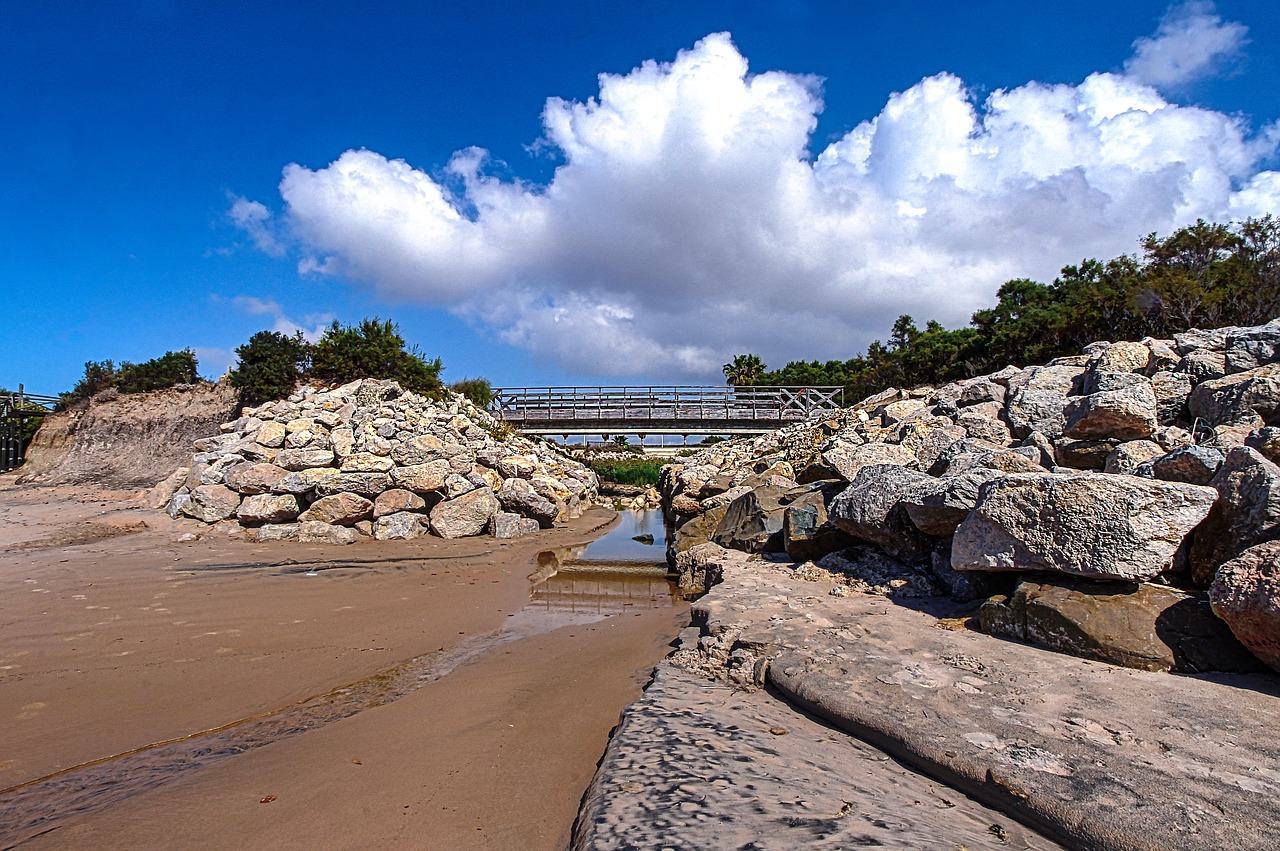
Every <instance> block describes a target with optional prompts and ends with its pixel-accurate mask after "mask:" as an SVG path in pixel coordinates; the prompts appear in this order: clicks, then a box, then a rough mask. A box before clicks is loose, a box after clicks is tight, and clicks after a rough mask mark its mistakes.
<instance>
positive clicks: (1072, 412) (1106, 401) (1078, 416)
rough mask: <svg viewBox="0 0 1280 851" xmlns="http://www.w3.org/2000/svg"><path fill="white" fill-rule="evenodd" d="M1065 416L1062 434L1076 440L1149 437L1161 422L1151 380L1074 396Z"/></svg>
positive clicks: (1069, 402)
mask: <svg viewBox="0 0 1280 851" xmlns="http://www.w3.org/2000/svg"><path fill="white" fill-rule="evenodd" d="M1143 351H1146V347H1145V346H1144V347H1143ZM1144 381H1145V379H1144ZM1063 416H1064V417H1065V424H1064V426H1063V430H1062V433H1063V434H1064V435H1065V436H1067V437H1072V438H1076V439H1077V440H1098V439H1106V438H1114V439H1116V440H1134V439H1137V438H1143V437H1149V436H1150V435H1152V434H1154V433H1155V430H1156V427H1157V426H1159V425H1160V423H1159V420H1158V419H1157V417H1156V397H1155V393H1153V392H1152V390H1151V386H1150V383H1149V382H1147V383H1144V384H1140V385H1136V386H1133V387H1127V388H1124V389H1120V390H1104V391H1102V392H1099V393H1091V394H1089V395H1088V396H1080V397H1077V398H1075V399H1071V400H1069V401H1068V402H1067V404H1066V406H1065V407H1064V409H1063Z"/></svg>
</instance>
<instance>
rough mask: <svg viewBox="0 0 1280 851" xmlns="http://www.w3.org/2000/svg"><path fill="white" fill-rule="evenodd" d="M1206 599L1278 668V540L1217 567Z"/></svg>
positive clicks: (1260, 655)
mask: <svg viewBox="0 0 1280 851" xmlns="http://www.w3.org/2000/svg"><path fill="white" fill-rule="evenodd" d="M1209 600H1210V602H1211V603H1212V605H1213V611H1214V614H1216V615H1217V616H1218V617H1220V618H1222V619H1223V620H1224V621H1226V623H1227V626H1229V627H1230V628H1231V632H1232V633H1234V634H1235V636H1236V638H1238V639H1240V642H1241V643H1242V644H1243V645H1244V646H1245V647H1247V648H1249V650H1250V652H1252V653H1253V655H1254V656H1256V657H1257V658H1258V659H1260V660H1262V661H1263V662H1264V663H1266V664H1267V665H1268V666H1269V667H1271V668H1272V669H1274V670H1276V671H1280V542H1278V541H1269V542H1267V543H1264V544H1258V545H1257V546H1254V547H1250V548H1249V549H1247V550H1245V551H1244V552H1242V553H1241V554H1240V555H1238V556H1236V557H1235V558H1233V559H1231V560H1230V561H1228V562H1227V563H1225V564H1224V565H1222V567H1220V568H1218V572H1217V575H1216V576H1215V578H1214V580H1213V584H1212V585H1211V586H1210V588H1209Z"/></svg>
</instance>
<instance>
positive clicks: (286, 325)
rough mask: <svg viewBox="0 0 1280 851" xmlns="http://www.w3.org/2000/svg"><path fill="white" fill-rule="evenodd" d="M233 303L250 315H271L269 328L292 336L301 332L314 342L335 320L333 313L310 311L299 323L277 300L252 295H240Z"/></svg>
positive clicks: (232, 300)
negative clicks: (287, 313)
mask: <svg viewBox="0 0 1280 851" xmlns="http://www.w3.org/2000/svg"><path fill="white" fill-rule="evenodd" d="M231 303H232V304H233V305H234V306H235V307H236V308H238V309H239V310H241V311H242V312H244V313H247V314H249V315H250V316H269V317H271V320H272V322H271V328H270V329H268V330H271V331H276V332H278V333H280V334H286V335H288V336H290V337H292V336H293V335H294V334H297V333H299V332H301V333H302V338H303V339H304V340H307V341H309V342H312V343H314V342H315V341H316V340H319V339H320V337H321V336H322V335H323V334H324V332H325V329H326V328H328V327H329V325H330V323H332V322H333V320H334V316H333V314H331V313H309V314H307V315H306V316H304V317H303V318H302V321H303V323H305V324H299V323H297V322H295V321H294V320H292V319H290V318H289V317H288V316H286V315H285V312H284V308H282V307H281V306H280V305H279V304H278V303H277V302H275V301H272V300H271V299H265V298H258V297H257V296H252V295H238V296H236V297H235V298H233V299H231Z"/></svg>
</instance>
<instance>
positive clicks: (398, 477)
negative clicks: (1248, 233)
mask: <svg viewBox="0 0 1280 851" xmlns="http://www.w3.org/2000/svg"><path fill="white" fill-rule="evenodd" d="M452 474H453V467H451V466H450V464H449V461H448V459H445V458H438V459H436V460H434V461H427V462H425V463H422V464H412V465H410V466H407V467H396V468H395V469H394V470H392V471H391V483H392V484H393V485H395V486H396V487H397V488H402V489H404V490H410V491H413V492H414V493H431V492H433V491H441V490H444V487H445V484H444V482H445V479H447V478H448V477H449V476H451V475H452Z"/></svg>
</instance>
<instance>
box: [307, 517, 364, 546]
mask: <svg viewBox="0 0 1280 851" xmlns="http://www.w3.org/2000/svg"><path fill="white" fill-rule="evenodd" d="M358 540H360V533H358V532H357V531H356V530H355V529H351V528H348V527H346V526H334V525H332V524H329V523H323V522H321V521H319V520H309V521H303V522H300V523H298V541H299V542H300V543H303V544H354V543H355V542H356V541H358Z"/></svg>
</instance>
